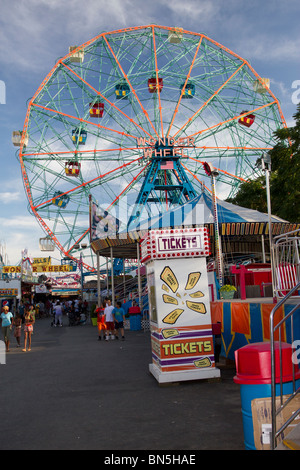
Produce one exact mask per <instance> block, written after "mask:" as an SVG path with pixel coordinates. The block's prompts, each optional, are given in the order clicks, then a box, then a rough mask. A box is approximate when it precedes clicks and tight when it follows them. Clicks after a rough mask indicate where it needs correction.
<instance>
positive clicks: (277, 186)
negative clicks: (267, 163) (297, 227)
mask: <svg viewBox="0 0 300 470" xmlns="http://www.w3.org/2000/svg"><path fill="white" fill-rule="evenodd" d="M293 117H294V119H295V126H294V127H290V128H284V129H278V130H277V131H276V132H275V133H274V136H275V138H276V141H277V143H276V145H275V146H274V148H273V149H272V150H271V151H270V152H269V154H270V156H271V162H272V167H271V177H270V193H271V206H272V214H273V215H277V216H278V217H281V218H282V219H285V220H288V221H289V222H300V104H298V106H297V112H296V114H295V115H294V116H293ZM228 202H231V203H233V204H237V205H239V206H243V207H248V208H250V209H256V210H258V211H260V212H265V213H266V212H267V200H266V189H265V177H264V176H260V177H259V178H256V179H254V180H252V181H250V182H249V183H248V182H247V183H243V184H241V186H240V189H239V191H238V193H237V194H236V196H235V197H234V198H230V199H228Z"/></svg>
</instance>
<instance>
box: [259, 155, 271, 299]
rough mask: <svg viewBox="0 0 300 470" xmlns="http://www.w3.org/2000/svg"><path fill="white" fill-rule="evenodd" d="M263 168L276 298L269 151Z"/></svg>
mask: <svg viewBox="0 0 300 470" xmlns="http://www.w3.org/2000/svg"><path fill="white" fill-rule="evenodd" d="M261 169H262V171H263V172H264V173H265V177H266V193H267V208H268V220H269V245H270V263H271V276H272V293H273V298H274V271H273V269H274V263H273V236H272V212H271V194H270V173H271V156H270V154H269V153H263V154H262V157H261Z"/></svg>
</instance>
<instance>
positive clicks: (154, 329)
mask: <svg viewBox="0 0 300 470" xmlns="http://www.w3.org/2000/svg"><path fill="white" fill-rule="evenodd" d="M208 255H209V236H208V233H207V230H206V228H204V227H198V228H185V229H168V230H150V231H149V232H148V234H147V236H146V238H144V239H143V240H142V242H141V261H142V262H144V263H145V265H146V268H147V285H148V297H149V315H150V329H151V347H152V363H151V364H150V365H149V370H150V372H151V373H152V374H153V376H154V377H155V378H156V380H157V381H158V382H159V383H163V382H164V383H167V382H178V381H185V380H198V379H207V378H213V377H220V371H219V369H217V368H216V367H215V357H214V347H213V334H212V323H211V314H210V298H209V287H208V280H207V270H206V256H208Z"/></svg>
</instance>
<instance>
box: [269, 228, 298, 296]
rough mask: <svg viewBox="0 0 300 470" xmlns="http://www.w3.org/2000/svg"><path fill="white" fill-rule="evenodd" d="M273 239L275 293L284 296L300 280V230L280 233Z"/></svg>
mask: <svg viewBox="0 0 300 470" xmlns="http://www.w3.org/2000/svg"><path fill="white" fill-rule="evenodd" d="M273 241H274V245H273V250H272V251H273V284H274V294H275V296H276V297H277V298H283V297H285V295H286V294H287V293H288V292H289V291H290V290H291V289H293V288H294V287H295V285H296V284H298V282H300V230H299V229H298V230H293V231H292V232H288V233H285V234H283V235H278V236H276V237H274V239H273Z"/></svg>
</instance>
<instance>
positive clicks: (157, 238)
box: [141, 227, 210, 262]
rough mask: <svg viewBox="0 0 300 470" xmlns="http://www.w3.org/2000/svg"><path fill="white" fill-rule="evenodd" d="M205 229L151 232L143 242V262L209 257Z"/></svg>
mask: <svg viewBox="0 0 300 470" xmlns="http://www.w3.org/2000/svg"><path fill="white" fill-rule="evenodd" d="M209 250H210V247H209V236H208V232H207V229H206V228H205V227H197V228H183V229H167V230H150V231H149V234H148V236H147V238H146V239H145V240H143V241H142V242H141V261H142V262H145V261H147V260H149V259H161V258H194V257H200V256H208V255H209Z"/></svg>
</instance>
